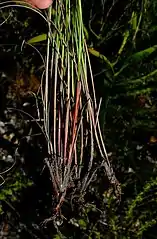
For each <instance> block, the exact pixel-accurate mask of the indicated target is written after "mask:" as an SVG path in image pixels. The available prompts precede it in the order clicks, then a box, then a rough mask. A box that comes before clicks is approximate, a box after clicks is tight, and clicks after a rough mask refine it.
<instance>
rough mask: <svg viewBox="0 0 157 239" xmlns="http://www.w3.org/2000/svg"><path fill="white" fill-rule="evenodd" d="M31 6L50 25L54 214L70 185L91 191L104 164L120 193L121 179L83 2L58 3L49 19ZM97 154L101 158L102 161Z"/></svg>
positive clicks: (48, 124) (47, 79) (46, 106)
mask: <svg viewBox="0 0 157 239" xmlns="http://www.w3.org/2000/svg"><path fill="white" fill-rule="evenodd" d="M21 3H22V2H21V1H19V4H18V1H16V4H13V3H11V2H10V1H6V2H4V3H1V4H0V5H1V7H0V8H1V9H3V8H6V7H10V6H14V7H15V6H16V7H22V5H21ZM25 7H26V8H27V9H32V10H33V11H35V12H36V13H38V14H40V16H41V17H42V18H43V19H44V20H45V21H46V22H47V24H48V37H47V55H46V61H45V62H46V63H45V68H46V69H45V75H43V80H42V87H41V95H42V102H43V116H44V125H43V128H42V129H43V131H44V135H45V136H46V140H47V145H48V155H49V156H48V157H47V158H46V159H45V163H46V165H47V166H48V168H49V172H50V176H51V181H52V184H53V189H54V192H55V199H56V202H57V203H56V205H55V210H54V212H55V213H54V214H55V215H57V214H58V213H59V211H60V208H61V206H62V204H63V202H64V200H65V198H66V195H67V192H68V189H69V188H70V189H73V191H74V192H76V190H77V192H79V195H80V196H83V195H84V194H85V193H86V191H87V188H88V186H89V184H90V183H91V181H92V180H93V178H94V177H95V175H96V172H97V170H98V169H99V168H100V167H104V172H105V174H106V176H107V177H108V179H109V181H110V183H111V184H113V185H114V186H115V189H116V190H115V192H116V193H117V194H118V196H119V194H120V187H119V183H118V181H117V179H116V177H115V174H114V172H113V168H112V166H111V164H110V162H109V159H108V156H107V153H106V149H105V144H104V140H103V136H102V133H101V129H100V124H99V112H100V106H101V100H100V102H99V103H97V100H96V95H95V89H94V81H93V75H92V68H91V64H90V58H89V53H88V47H87V44H86V39H85V34H84V25H83V19H82V5H81V0H56V1H54V3H53V6H52V7H50V8H49V10H48V16H47V18H46V17H45V16H44V15H43V13H42V12H40V11H38V10H37V9H33V8H31V6H30V5H29V4H28V6H25ZM96 152H98V153H99V155H100V156H101V162H99V163H98V162H97V159H96V156H95V155H96V154H95V153H96ZM98 164H99V165H98ZM75 182H79V183H78V184H77V185H76V184H75ZM76 187H77V188H76Z"/></svg>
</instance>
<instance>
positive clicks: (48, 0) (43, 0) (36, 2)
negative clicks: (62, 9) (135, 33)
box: [25, 0, 52, 9]
mask: <svg viewBox="0 0 157 239" xmlns="http://www.w3.org/2000/svg"><path fill="white" fill-rule="evenodd" d="M25 1H26V2H27V3H30V4H31V5H32V6H34V7H36V8H39V9H46V8H48V7H49V6H50V5H51V4H52V0H25Z"/></svg>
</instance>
